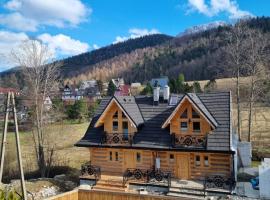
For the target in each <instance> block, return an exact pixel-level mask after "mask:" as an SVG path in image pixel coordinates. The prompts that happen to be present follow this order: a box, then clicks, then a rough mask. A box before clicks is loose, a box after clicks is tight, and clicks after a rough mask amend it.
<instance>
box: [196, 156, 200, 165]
mask: <svg viewBox="0 0 270 200" xmlns="http://www.w3.org/2000/svg"><path fill="white" fill-rule="evenodd" d="M195 165H196V166H201V157H200V156H196V157H195Z"/></svg>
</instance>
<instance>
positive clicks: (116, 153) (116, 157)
mask: <svg viewBox="0 0 270 200" xmlns="http://www.w3.org/2000/svg"><path fill="white" fill-rule="evenodd" d="M115 161H118V152H115Z"/></svg>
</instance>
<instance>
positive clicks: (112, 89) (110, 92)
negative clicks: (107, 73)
mask: <svg viewBox="0 0 270 200" xmlns="http://www.w3.org/2000/svg"><path fill="white" fill-rule="evenodd" d="M115 91H116V86H115V85H114V84H113V82H112V80H110V82H109V85H108V91H107V96H113V95H114V92H115Z"/></svg>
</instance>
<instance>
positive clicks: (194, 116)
mask: <svg viewBox="0 0 270 200" xmlns="http://www.w3.org/2000/svg"><path fill="white" fill-rule="evenodd" d="M192 118H197V119H198V118H200V115H199V114H198V113H197V112H196V111H195V110H194V109H193V108H192Z"/></svg>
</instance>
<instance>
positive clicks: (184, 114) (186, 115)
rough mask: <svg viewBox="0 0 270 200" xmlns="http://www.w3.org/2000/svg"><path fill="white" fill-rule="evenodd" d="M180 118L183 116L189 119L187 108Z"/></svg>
mask: <svg viewBox="0 0 270 200" xmlns="http://www.w3.org/2000/svg"><path fill="white" fill-rule="evenodd" d="M180 118H182V119H187V118H188V113H187V109H186V110H185V111H184V112H183V113H182V115H181V116H180Z"/></svg>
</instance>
